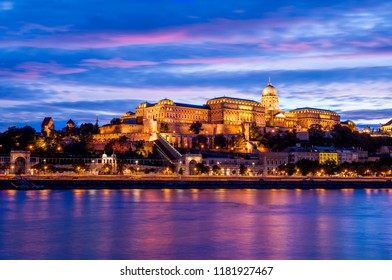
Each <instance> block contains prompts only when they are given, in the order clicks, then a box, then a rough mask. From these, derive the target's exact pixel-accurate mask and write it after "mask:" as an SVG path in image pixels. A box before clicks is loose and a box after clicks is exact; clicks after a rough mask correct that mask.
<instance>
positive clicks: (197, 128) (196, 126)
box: [189, 121, 204, 134]
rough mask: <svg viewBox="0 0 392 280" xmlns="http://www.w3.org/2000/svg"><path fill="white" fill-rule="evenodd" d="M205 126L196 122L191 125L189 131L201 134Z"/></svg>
mask: <svg viewBox="0 0 392 280" xmlns="http://www.w3.org/2000/svg"><path fill="white" fill-rule="evenodd" d="M202 126H203V124H202V123H201V122H199V121H196V122H194V123H192V124H191V126H190V127H189V130H190V131H192V132H193V133H194V134H199V133H200V131H202V130H204V128H202Z"/></svg>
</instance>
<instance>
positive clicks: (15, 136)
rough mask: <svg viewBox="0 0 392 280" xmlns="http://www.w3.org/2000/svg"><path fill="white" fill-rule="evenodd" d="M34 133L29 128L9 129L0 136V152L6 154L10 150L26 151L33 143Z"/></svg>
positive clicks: (33, 130)
mask: <svg viewBox="0 0 392 280" xmlns="http://www.w3.org/2000/svg"><path fill="white" fill-rule="evenodd" d="M35 135H36V131H35V129H34V128H32V127H31V126H25V127H22V128H17V127H16V126H12V127H9V128H8V129H7V130H6V131H5V132H3V133H1V134H0V150H1V151H2V152H6V153H8V152H9V151H10V150H11V149H20V150H27V149H28V147H29V146H30V145H33V144H34V142H35Z"/></svg>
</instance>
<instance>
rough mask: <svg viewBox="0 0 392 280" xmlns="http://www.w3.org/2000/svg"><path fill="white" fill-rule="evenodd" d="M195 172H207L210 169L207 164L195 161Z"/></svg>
mask: <svg viewBox="0 0 392 280" xmlns="http://www.w3.org/2000/svg"><path fill="white" fill-rule="evenodd" d="M195 167H196V174H208V172H209V171H210V168H209V167H208V166H205V165H204V164H203V163H201V162H199V163H196V165H195Z"/></svg>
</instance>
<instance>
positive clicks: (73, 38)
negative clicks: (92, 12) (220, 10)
mask: <svg viewBox="0 0 392 280" xmlns="http://www.w3.org/2000/svg"><path fill="white" fill-rule="evenodd" d="M307 21H308V20H307V19H302V18H297V19H291V20H290V21H284V20H283V19H282V20H278V19H273V20H272V19H257V20H227V19H218V20H214V21H211V22H208V23H201V24H200V23H199V24H190V25H186V26H181V27H174V28H167V29H161V30H157V31H154V32H149V33H144V34H138V33H130V34H127V33H122V34H121V33H90V34H70V33H69V34H45V35H42V34H40V35H36V37H35V38H29V39H24V40H12V39H8V40H4V39H3V41H2V42H1V46H3V47H16V46H30V47H41V48H61V49H84V48H105V47H119V46H127V45H143V44H183V43H207V42H215V43H260V42H263V41H264V39H265V38H271V37H276V34H275V33H274V32H271V31H266V29H265V27H266V26H268V27H280V28H281V27H290V26H292V25H295V24H303V23H304V22H305V23H306V22H307ZM32 27H34V28H39V29H41V30H45V31H48V32H49V31H53V32H54V31H55V30H56V27H44V26H40V25H33V26H32ZM32 27H31V26H30V27H27V29H29V28H32ZM57 28H59V27H57ZM62 28H64V30H65V28H66V27H62ZM60 30H61V31H63V29H61V28H60ZM59 42H61V44H59Z"/></svg>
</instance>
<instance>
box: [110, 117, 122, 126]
mask: <svg viewBox="0 0 392 280" xmlns="http://www.w3.org/2000/svg"><path fill="white" fill-rule="evenodd" d="M121 123H122V121H121V119H120V118H113V119H111V121H110V124H111V125H115V124H121Z"/></svg>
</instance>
